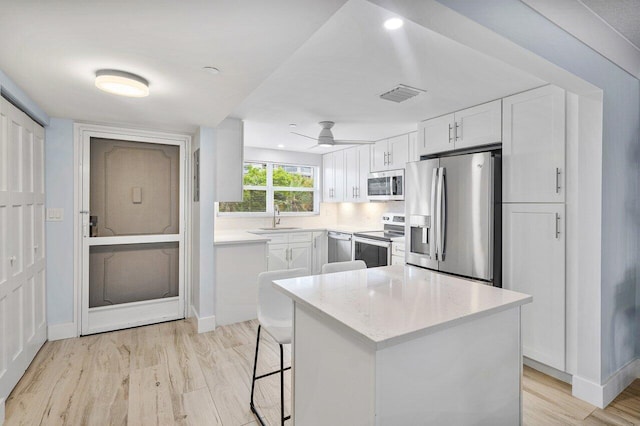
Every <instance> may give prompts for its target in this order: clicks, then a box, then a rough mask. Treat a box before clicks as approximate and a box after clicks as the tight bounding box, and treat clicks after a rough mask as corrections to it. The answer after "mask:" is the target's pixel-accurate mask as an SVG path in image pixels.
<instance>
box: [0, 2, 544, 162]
mask: <svg viewBox="0 0 640 426" xmlns="http://www.w3.org/2000/svg"><path fill="white" fill-rule="evenodd" d="M343 4H344V6H343ZM0 6H1V7H2V13H1V14H0V69H2V70H3V71H4V72H5V73H6V74H7V75H8V76H9V77H10V78H12V79H13V80H14V81H15V82H16V83H17V84H18V85H19V86H21V87H22V88H23V89H25V91H26V92H27V94H28V95H29V96H30V97H31V98H32V99H33V100H34V101H35V102H36V103H38V104H39V105H40V106H41V107H42V108H43V109H44V110H45V111H46V112H47V113H48V114H49V115H51V116H54V117H66V118H73V119H75V120H81V121H91V122H102V123H118V124H125V125H132V126H138V127H147V128H156V129H166V130H177V131H187V132H191V131H193V130H194V129H195V127H196V126H198V125H203V126H212V127H213V126H216V125H217V124H218V123H219V122H220V121H221V120H222V119H224V118H225V117H226V116H228V115H229V114H231V115H232V116H235V117H239V118H243V119H245V120H246V125H245V135H246V144H247V145H248V146H258V147H269V148H275V147H276V146H277V145H278V144H284V145H286V147H285V148H284V149H287V150H294V151H295V150H299V151H306V150H307V149H308V148H309V147H310V146H311V145H313V144H314V142H313V141H310V140H307V139H304V138H302V137H299V136H295V135H291V134H290V133H289V131H290V130H291V129H289V127H288V124H289V123H292V122H293V123H296V124H297V125H298V127H297V128H296V129H295V131H297V132H300V133H305V134H309V135H310V136H317V134H318V133H319V130H320V127H319V126H318V125H317V122H318V121H322V120H332V121H335V122H336V126H335V127H334V129H333V133H334V135H335V137H336V139H370V140H378V139H382V138H385V137H389V136H393V135H396V134H400V133H405V132H409V131H412V130H415V128H416V123H417V121H419V120H421V119H425V118H429V117H434V116H437V115H440V114H444V113H447V112H451V111H455V110H457V109H461V108H464V107H468V106H471V105H475V104H478V103H482V102H485V101H489V100H492V99H496V98H499V97H502V96H505V95H508V94H511V93H515V92H518V91H522V90H526V89H529V88H532V87H536V86H539V85H542V84H545V82H543V81H542V80H539V79H537V78H534V77H533V76H531V75H529V74H527V73H524V72H522V71H520V70H518V69H516V68H514V67H511V66H509V65H506V64H504V63H502V62H499V61H497V60H495V59H492V58H490V57H488V56H486V55H484V54H481V53H478V52H476V51H474V50H472V49H469V48H467V47H465V46H463V45H461V44H459V43H457V42H454V41H451V40H449V39H447V38H445V37H443V36H440V35H439V34H436V33H435V32H432V31H430V30H428V29H426V28H424V27H422V26H420V25H417V24H415V23H412V22H410V21H406V22H405V26H404V27H403V28H402V29H400V30H398V31H395V32H389V31H386V30H384V29H383V28H382V23H383V21H384V20H385V19H386V18H388V17H389V16H391V13H389V12H388V11H386V10H385V9H382V8H380V7H379V6H376V5H374V4H372V3H369V2H368V1H366V0H350V1H348V2H346V3H345V0H322V1H316V0H296V1H287V0H270V1H268V2H265V1H261V0H243V1H241V2H231V1H224V0H199V1H180V2H176V1H171V0H162V1H160V0H153V1H152V0H147V1H143V0H132V1H126V2H125V1H118V2H116V1H110V2H96V1H84V0H61V1H55V2H41V1H35V0H23V1H20V2H15V1H9V0H0ZM116 6H117V7H116ZM341 6H342V7H341ZM207 65H212V66H216V67H218V68H220V69H221V71H222V72H221V74H219V75H217V76H213V75H210V74H207V73H206V72H204V71H203V70H202V67H203V66H207ZM101 68H116V69H122V70H125V71H129V72H133V73H136V74H139V75H141V76H143V77H145V78H147V79H148V80H149V81H150V83H151V85H150V89H151V95H150V96H149V97H148V98H143V99H130V98H122V97H117V96H114V95H109V94H105V93H103V92H100V91H99V90H97V89H95V88H94V86H93V78H94V73H95V71H96V70H98V69H101ZM398 83H404V84H408V85H410V86H415V87H418V88H423V89H426V90H427V93H426V94H423V95H420V96H418V97H417V98H414V99H411V100H408V101H406V102H404V103H400V104H396V103H393V102H388V101H383V100H380V99H379V98H378V95H379V94H381V93H382V92H384V91H387V90H389V89H391V88H392V87H393V86H395V85H396V84H398ZM312 152H319V153H320V152H323V151H322V150H320V149H319V150H316V151H312Z"/></svg>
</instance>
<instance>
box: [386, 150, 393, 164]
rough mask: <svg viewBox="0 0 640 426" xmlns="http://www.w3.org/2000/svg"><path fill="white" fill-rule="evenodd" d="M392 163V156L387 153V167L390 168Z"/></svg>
mask: <svg viewBox="0 0 640 426" xmlns="http://www.w3.org/2000/svg"><path fill="white" fill-rule="evenodd" d="M392 162H393V157H392V154H391V152H388V153H387V165H388V166H390V165H391V163H392Z"/></svg>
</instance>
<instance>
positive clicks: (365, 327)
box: [274, 265, 532, 348]
mask: <svg viewBox="0 0 640 426" xmlns="http://www.w3.org/2000/svg"><path fill="white" fill-rule="evenodd" d="M274 286H275V287H276V288H277V289H278V290H279V291H281V292H282V293H284V294H286V295H287V296H289V297H290V298H292V299H293V300H294V301H295V302H297V303H298V304H301V305H304V306H306V307H308V308H310V309H312V310H314V311H316V312H318V313H321V314H323V315H326V316H327V317H330V318H332V319H334V320H336V321H338V322H339V323H341V324H343V325H344V326H346V327H347V328H348V329H350V330H351V331H352V332H353V333H355V334H357V335H358V336H359V337H362V338H364V339H365V341H367V342H370V343H372V344H374V345H375V346H376V347H377V348H383V347H386V346H389V345H392V344H395V343H398V342H402V341H406V340H408V339H411V338H413V337H415V336H417V335H424V334H429V333H434V332H436V331H439V330H443V329H445V328H448V327H453V326H456V325H458V324H461V323H463V322H467V321H473V320H474V318H476V317H480V316H486V315H491V314H492V313H497V312H500V311H503V310H507V309H510V308H512V307H515V306H519V305H523V304H525V303H529V302H531V300H532V297H531V296H529V295H526V294H522V293H516V292H514V291H510V290H503V289H501V288H497V287H491V286H488V285H486V284H482V283H480V282H477V281H471V280H468V279H462V278H457V277H454V276H452V275H446V274H441V273H438V272H434V271H430V270H428V269H422V268H418V267H415V266H410V265H407V266H404V265H394V266H386V267H382V268H370V269H364V270H359V271H348V272H341V273H335V274H325V275H314V276H309V277H302V278H295V279H290V280H281V281H275V282H274Z"/></svg>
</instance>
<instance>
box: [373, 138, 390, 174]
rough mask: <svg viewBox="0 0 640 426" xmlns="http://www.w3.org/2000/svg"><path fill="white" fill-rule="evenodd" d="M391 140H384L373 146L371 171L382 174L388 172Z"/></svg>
mask: <svg viewBox="0 0 640 426" xmlns="http://www.w3.org/2000/svg"><path fill="white" fill-rule="evenodd" d="M388 151H389V140H388V139H383V140H381V141H378V142H376V143H374V144H373V145H371V171H372V172H380V171H383V170H387V155H388Z"/></svg>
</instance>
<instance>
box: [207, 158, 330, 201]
mask: <svg viewBox="0 0 640 426" xmlns="http://www.w3.org/2000/svg"><path fill="white" fill-rule="evenodd" d="M316 174H317V168H316V167H313V166H303V165H292V164H280V163H275V164H274V163H245V164H244V175H243V200H242V202H233V203H220V205H219V210H218V211H219V213H220V214H234V213H236V214H240V213H244V214H252V213H257V214H259V213H263V214H272V213H273V205H274V203H275V204H276V205H277V206H278V208H279V210H280V212H281V213H290V214H296V213H299V214H309V213H317V212H318V199H317V189H318V188H317V182H316V179H315V176H316Z"/></svg>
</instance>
